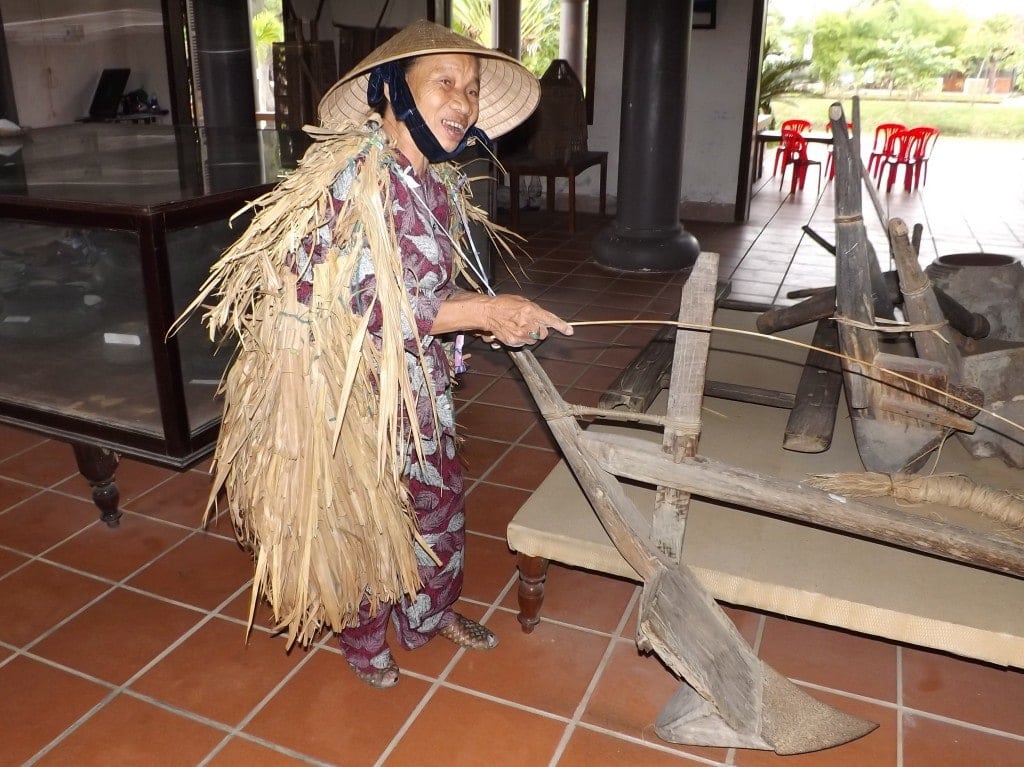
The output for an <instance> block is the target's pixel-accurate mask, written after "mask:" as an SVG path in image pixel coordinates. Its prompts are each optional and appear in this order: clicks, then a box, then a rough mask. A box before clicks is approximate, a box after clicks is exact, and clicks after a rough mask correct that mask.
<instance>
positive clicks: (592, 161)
mask: <svg viewBox="0 0 1024 767" xmlns="http://www.w3.org/2000/svg"><path fill="white" fill-rule="evenodd" d="M501 164H502V165H503V166H504V168H505V171H506V172H507V173H508V177H509V206H510V207H511V218H510V220H511V223H512V226H513V227H515V226H516V225H517V224H518V223H519V177H520V176H544V177H546V178H547V182H548V183H547V187H548V210H554V209H555V179H556V178H567V179H569V231H570V232H571V233H574V234H575V232H576V176H578V175H579V174H580V173H582V172H583V171H585V170H586V169H587V168H592V167H594V166H595V165H600V167H601V192H600V195H601V196H600V213H601V215H602V216H603V215H604V211H605V195H606V192H607V183H608V153H607V152H578V153H577V154H574V155H571V156H570V157H569V158H568V159H565V160H542V159H537V158H536V157H530V156H526V155H516V156H512V157H505V158H502V160H501Z"/></svg>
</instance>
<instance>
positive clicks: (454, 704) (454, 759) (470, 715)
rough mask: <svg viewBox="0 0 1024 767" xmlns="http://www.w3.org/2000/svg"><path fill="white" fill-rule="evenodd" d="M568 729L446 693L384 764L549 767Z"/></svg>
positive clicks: (440, 693) (441, 693)
mask: <svg viewBox="0 0 1024 767" xmlns="http://www.w3.org/2000/svg"><path fill="white" fill-rule="evenodd" d="M563 730H564V725H563V724H562V723H561V722H558V721H556V720H552V719H547V718H545V717H542V716H538V715H537V714H532V713H529V712H526V711H522V710H519V709H515V708H511V707H509V706H504V705H502V704H500V703H495V702H493V701H490V700H485V699H483V698H478V697H476V696H473V695H467V694H465V693H462V692H459V691H456V690H448V689H441V690H438V691H437V693H436V694H435V695H434V696H433V697H432V698H430V700H429V701H428V702H427V704H426V706H425V707H424V709H423V710H422V711H421V712H420V713H419V715H418V716H417V717H416V720H415V721H414V722H413V724H412V726H411V727H410V728H409V730H408V731H407V732H406V733H405V734H404V735H403V736H402V739H401V740H400V741H399V742H398V745H397V746H396V747H395V749H394V750H393V751H392V752H391V753H390V754H388V757H387V759H385V760H384V764H385V765H388V767H405V766H406V765H408V766H409V767H411V766H412V765H423V764H427V763H429V762H430V761H431V758H430V757H429V756H428V755H431V754H433V755H436V759H437V761H436V763H437V764H449V765H453V766H454V765H484V764H486V765H488V767H524V765H543V764H548V762H549V761H550V759H551V756H552V755H553V754H554V752H555V748H556V747H557V745H558V741H559V738H560V737H561V735H562V731H563Z"/></svg>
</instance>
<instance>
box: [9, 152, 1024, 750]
mask: <svg viewBox="0 0 1024 767" xmlns="http://www.w3.org/2000/svg"><path fill="white" fill-rule="evenodd" d="M946 143H947V145H951V144H952V143H953V142H946ZM1009 147H1011V149H1010V150H1006V151H1012V152H1013V153H1014V154H1013V158H1012V161H1011V160H1010V159H1007V158H1008V157H1009V155H1006V154H1004V155H1003V157H1004V160H1003V162H1002V165H1001V166H1000V167H1002V168H1004V169H1006V170H1005V172H1006V176H1005V177H1004V176H1000V178H1006V179H1009V180H1006V181H1003V182H1002V183H1001V185H1000V188H1004V187H1005V194H1003V195H1002V196H1001V197H999V199H998V200H993V199H992V198H991V196H986V199H985V201H984V203H982V202H980V201H979V196H978V195H977V194H976V193H977V192H978V191H979V190H981V189H985V188H986V185H988V187H987V188H991V187H992V186H995V185H996V184H997V183H999V182H997V180H995V179H993V180H992V181H991V182H989V181H981V180H979V179H977V178H976V177H967V176H965V177H964V180H963V181H962V182H961V181H960V180H959V179H953V178H950V177H949V176H950V175H952V171H950V170H949V166H948V165H946V166H944V165H942V164H940V163H941V162H942V160H941V158H942V157H943V154H942V152H941V148H942V145H941V144H940V149H939V150H937V153H936V158H935V160H933V168H932V169H931V175H932V178H930V179H929V182H928V186H927V187H926V188H925V189H924V190H922V191H920V192H917V193H915V194H913V195H905V194H903V193H902V192H899V193H893V194H892V195H889V196H888V197H886V198H885V200H886V202H887V203H888V204H889V206H890V208H891V209H892V210H893V211H894V212H897V211H898V212H900V215H904V216H906V217H907V219H908V222H909V223H914V222H916V221H921V222H922V223H924V224H925V225H926V236H925V240H924V242H925V243H926V246H927V247H926V248H924V249H923V250H924V251H925V252H924V253H923V255H922V258H925V257H926V256H927V257H928V258H929V260H930V257H931V256H934V254H935V253H948V252H959V251H966V250H969V251H975V250H987V251H997V252H1006V253H1009V254H1011V255H1018V256H1019V255H1024V216H1022V215H1021V213H1022V211H1024V204H1022V198H1021V190H1020V179H1021V178H1024V174H1022V173H1021V172H1020V164H1021V156H1022V148H1021V146H1020V145H1009ZM978 152H980V150H979V149H977V148H975V149H973V150H970V154H969V155H967V156H968V157H970V158H972V159H971V162H972V163H973V162H974V159H976V158H977V157H979V155H978ZM979 167H980V165H979ZM944 176H945V177H944ZM1014 186H1016V188H1013V187H1014ZM965 187H966V188H965ZM961 190H963V193H961ZM823 191H824V194H823V196H822V198H821V199H820V201H819V200H817V199H816V194H815V189H814V179H813V176H812V178H811V179H810V180H809V183H808V187H807V188H806V189H805V190H804V192H803V193H800V194H798V195H797V197H796V198H795V199H792V198H788V197H787V195H785V194H780V193H779V192H778V188H777V181H776V182H772V181H771V180H770V179H765V180H764V185H763V186H762V187H761V188H760V189H759V190H758V193H757V196H756V197H755V199H754V205H753V215H752V217H751V221H750V222H749V223H747V224H745V225H742V226H726V225H694V226H692V227H691V228H692V230H693V231H694V232H695V233H697V234H698V235H699V236H700V238H701V241H702V244H703V246H704V248H705V249H707V250H718V251H719V252H720V253H721V254H722V275H721V276H722V277H723V278H730V279H731V280H732V289H733V292H732V295H731V296H730V300H732V301H734V302H735V303H736V304H737V305H745V304H760V305H764V304H770V303H772V302H773V301H776V300H778V299H779V297H780V296H781V295H782V294H784V292H785V291H786V290H788V289H789V288H790V287H807V286H811V285H824V284H830V283H831V282H832V281H833V279H832V267H831V263H830V258H831V257H830V256H828V254H827V253H825V252H824V251H823V250H822V249H821V248H820V247H819V246H817V245H814V244H813V243H810V242H808V241H807V238H806V237H803V238H801V231H800V226H801V225H803V224H805V223H807V222H808V221H810V222H812V225H813V226H814V228H815V229H816V230H817V231H818V232H819V233H821V234H822V235H823V236H825V237H827V238H829V239H831V237H832V234H831V232H832V228H831V204H832V202H831V185H828V186H825V187H824V190H823ZM868 204H869V203H867V201H865V218H866V219H867V220H868V221H869V224H870V223H871V219H872V215H869V214H871V213H872V212H871V210H870V208H868V207H867V206H868ZM521 224H522V226H523V231H524V233H526V234H527V235H528V236H529V244H528V250H529V253H530V254H531V255H532V256H533V260H532V262H530V263H528V264H526V266H525V273H524V274H520V275H519V277H518V279H519V283H520V284H519V285H518V287H516V288H515V289H517V290H520V291H521V292H523V293H525V294H527V295H529V296H533V297H536V298H537V299H538V300H539V301H541V302H542V303H544V304H545V305H546V306H548V307H550V308H551V309H553V310H554V311H557V312H559V313H560V314H562V315H564V316H566V317H570V318H573V319H589V318H595V319H609V318H614V319H621V318H627V319H628V318H648V317H649V318H667V317H668V316H669V315H670V314H671V313H672V312H673V311H674V309H675V308H676V303H677V301H678V289H679V283H680V280H679V278H678V277H672V278H669V277H665V276H643V275H618V276H616V275H609V274H608V273H606V272H602V271H601V270H599V269H597V268H596V267H595V266H593V265H592V264H591V263H590V262H589V260H588V243H589V241H590V239H591V237H592V236H593V234H594V232H595V231H597V229H598V228H599V227H600V226H601V225H602V222H600V221H598V220H597V219H596V217H593V216H586V215H583V216H581V217H580V231H579V232H578V234H577V235H576V236H575V237H569V236H568V235H567V234H566V233H565V231H564V226H565V220H564V214H561V213H557V214H555V215H553V216H552V215H547V214H545V213H524V214H523V216H522V219H521ZM876 228H877V227H876ZM877 247H878V246H877V245H876V248H877ZM501 288H502V289H504V290H512V289H513V285H512V283H511V281H510V280H507V279H506V280H505V281H503V284H502V285H501ZM638 328H640V329H638ZM652 333H653V331H651V330H649V329H645V328H643V327H642V326H633V327H629V326H625V325H621V326H620V325H616V326H597V327H590V328H583V329H581V330H580V331H579V333H578V334H577V335H576V337H575V338H573V339H571V340H568V339H560V338H554V339H551V340H549V341H547V342H545V343H544V344H542V345H541V346H540V347H539V348H538V349H537V354H538V357H539V358H541V359H542V361H543V364H544V367H545V369H546V370H547V371H548V373H549V374H550V376H551V377H552V379H553V380H554V381H555V383H556V384H557V385H558V386H559V388H560V390H561V391H562V394H563V396H564V397H565V398H566V399H567V400H569V401H572V402H579V403H584V404H594V403H596V400H597V398H598V396H599V395H600V393H601V392H602V391H603V390H604V388H605V387H606V386H607V385H608V384H609V383H610V382H611V381H612V380H613V379H614V378H615V376H616V375H617V374H618V372H619V371H620V370H621V368H622V366H623V365H624V364H626V363H627V362H628V361H629V360H630V359H631V358H632V357H633V356H634V355H635V353H636V352H637V351H638V350H639V349H640V348H641V347H642V346H643V344H644V343H645V342H646V341H647V339H648V338H649V337H650V336H651V334H652ZM473 353H474V356H473V358H472V360H471V361H470V364H471V366H472V372H471V373H470V374H468V375H467V376H466V377H465V381H464V385H463V387H462V389H461V390H460V392H459V422H460V424H461V428H462V431H463V434H464V436H465V437H466V447H465V463H466V469H467V473H468V475H469V477H470V478H471V479H470V482H469V487H470V494H469V499H468V528H469V531H470V533H469V541H468V549H467V562H466V568H467V573H466V588H465V592H464V598H463V604H462V608H461V609H463V610H464V611H465V612H467V613H468V614H470V615H472V616H474V617H476V618H478V619H481V620H483V621H485V622H486V623H487V624H488V625H489V626H491V627H493V628H494V629H495V630H496V631H497V632H498V634H499V635H500V636H501V639H502V642H501V645H500V646H499V647H498V648H497V649H496V650H495V651H493V652H490V653H469V652H466V651H456V649H455V648H454V647H453V646H452V645H450V644H448V643H447V642H445V641H444V640H441V639H439V640H437V641H435V642H432V643H430V644H429V645H428V646H427V647H425V648H423V649H421V650H418V651H416V652H412V653H408V652H402V651H397V652H396V655H397V657H398V660H399V663H400V664H401V666H402V668H403V671H404V675H403V678H402V680H401V683H400V684H399V685H398V687H397V688H395V689H394V690H390V691H376V690H370V689H368V688H366V687H365V686H363V685H362V684H361V683H360V682H358V681H357V680H356V679H355V677H354V676H353V675H352V674H351V673H350V672H349V670H348V669H347V667H346V665H345V663H344V661H343V660H342V658H341V657H340V655H339V653H338V651H337V648H336V644H335V642H334V641H333V639H332V638H331V637H329V636H325V637H323V639H322V641H321V642H319V643H318V644H316V645H315V646H314V647H313V648H312V649H310V650H308V651H303V650H299V649H294V650H292V651H291V652H290V653H287V652H285V643H284V640H283V639H281V638H280V637H275V636H272V635H270V634H269V633H268V632H267V631H265V630H264V629H263V628H262V626H263V625H264V624H265V620H266V611H265V610H261V611H260V612H259V613H258V617H257V622H256V628H255V629H254V630H253V632H252V634H251V636H250V637H249V638H248V640H246V633H245V619H246V614H247V610H248V587H249V579H250V570H251V564H250V560H249V558H248V556H247V555H246V554H244V553H243V552H242V551H240V550H239V548H238V547H237V546H236V544H235V542H234V539H233V535H232V531H231V529H230V526H229V525H228V524H227V523H226V522H225V521H224V520H216V521H215V522H214V523H212V524H211V526H210V527H209V528H208V529H205V530H203V529H200V526H199V520H200V516H201V514H202V509H203V505H204V500H205V496H206V493H207V490H208V486H209V479H208V477H207V475H206V474H205V469H206V467H205V466H202V467H199V468H197V469H194V470H192V471H188V472H183V473H175V472H172V471H168V470H163V469H159V468H153V467H150V466H146V465H143V464H141V463H138V462H135V461H131V460H125V461H123V462H122V465H121V467H120V469H119V471H118V483H119V486H120V489H121V498H122V508H123V509H124V512H125V515H124V517H123V519H122V522H121V525H120V527H119V528H117V529H109V528H107V527H106V526H104V525H102V524H101V523H100V522H99V521H98V518H97V517H98V514H97V510H96V509H95V507H94V506H93V505H92V503H91V501H90V495H89V488H88V486H87V485H86V483H85V481H84V480H83V479H82V478H81V477H80V476H79V475H78V474H77V473H76V470H75V464H74V461H73V458H72V454H71V450H70V448H68V447H67V446H65V445H63V444H61V443H57V442H54V441H51V440H47V439H44V438H42V437H39V436H36V435H33V434H29V433H27V432H23V431H19V430H15V429H13V428H8V427H0V691H2V694H0V722H3V725H2V728H0V765H18V764H44V765H50V764H53V765H66V764H74V765H91V764H95V765H112V764H126V765H128V764H130V765H135V764H140V765H141V764H159V765H178V764H181V765H196V764H210V765H231V764H239V765H243V764H244V765H253V764H255V765H285V764H296V765H298V764H332V765H413V764H416V765H422V764H426V765H450V766H452V767H462V766H463V765H480V764H486V765H489V766H490V767H500V766H502V765H509V766H510V767H522V766H524V765H530V766H532V765H559V767H572V766H573V765H604V764H626V765H698V764H703V765H737V766H739V767H755V766H756V765H769V764H792V765H815V766H816V767H840V766H842V765H847V766H849V767H854V766H856V767H972V766H974V765H978V766H981V765H984V767H1015V766H1017V765H1021V764H1024V674H1022V673H1021V672H1019V671H1007V670H1004V669H1000V668H993V667H989V666H985V665H981V664H978V663H972V662H967V661H964V660H960V659H957V658H953V657H948V656H945V655H942V654H940V653H935V652H929V651H923V650H920V649H917V648H913V647H904V646H899V645H896V644H893V643H890V642H886V641H878V640H875V639H872V638H870V637H865V636H858V635H852V634H849V633H845V632H842V631H834V630H830V629H826V628H823V627H820V626H814V625H807V624H803V623H799V622H796V621H792V620H787V619H784V618H780V617H778V616H774V615H768V614H761V613H757V612H753V611H749V610H742V609H734V608H728V612H729V615H730V616H732V617H733V619H734V620H735V622H736V624H737V626H738V628H739V629H740V631H741V632H742V633H743V635H744V636H745V637H746V638H747V639H748V640H749V641H750V642H751V644H752V646H754V647H755V648H756V649H757V651H758V652H759V653H760V655H761V656H762V657H763V658H764V659H765V660H766V661H768V662H769V663H770V664H772V665H773V666H774V667H775V668H776V669H778V670H779V671H781V672H782V673H783V674H785V675H787V676H789V677H791V678H792V679H794V680H796V681H797V683H798V684H800V685H802V686H804V687H806V688H808V689H809V690H810V691H811V692H812V693H813V694H814V695H817V696H819V697H821V698H822V699H824V700H827V701H829V702H834V703H836V704H837V705H839V706H840V707H842V708H843V709H845V710H848V711H850V712H853V713H856V714H860V715H863V716H865V717H867V718H869V719H872V720H874V721H876V722H878V723H879V728H878V729H877V730H876V731H875V732H873V733H872V734H870V735H868V736H867V737H865V738H863V739H861V740H859V741H856V742H854V743H851V744H849V745H846V746H843V747H840V748H836V749H832V750H830V751H827V752H821V753H817V754H811V755H805V756H796V757H778V756H775V755H772V754H765V753H762V752H754V751H735V750H728V749H714V748H682V747H677V746H673V745H670V744H667V743H664V742H662V741H660V740H659V739H658V738H657V736H656V735H655V734H654V732H653V722H654V719H655V717H656V715H657V712H658V711H659V709H660V708H661V706H662V705H663V704H664V703H665V702H667V700H668V699H669V697H670V696H671V695H672V693H673V692H674V690H675V688H676V685H677V683H676V682H675V681H673V679H672V678H671V677H670V676H669V674H668V673H667V672H666V671H665V670H664V669H663V668H662V667H661V666H660V664H659V663H658V661H657V660H655V659H654V658H651V657H644V656H640V655H638V653H637V651H636V648H635V644H634V642H633V639H632V636H633V627H634V614H635V611H636V608H637V597H638V589H637V587H636V586H634V585H633V584H631V583H627V582H623V581H619V580H616V579H612V578H607V577H603V576H599V575H595V574H591V573H586V572H581V571H575V570H570V569H566V568H561V567H558V566H554V565H553V566H552V572H551V574H550V577H549V585H548V598H547V601H546V603H545V607H544V611H543V620H542V622H541V624H540V625H539V626H538V627H537V629H536V631H535V632H534V633H533V634H531V635H526V634H523V633H522V632H521V631H520V629H519V627H518V624H517V623H516V620H515V595H514V585H515V582H516V573H515V563H514V558H513V556H512V554H511V553H510V552H509V551H508V549H507V547H506V544H505V539H504V530H505V525H506V524H507V522H508V520H509V519H510V518H511V517H512V516H513V514H514V513H515V512H516V510H517V509H518V508H519V506H520V505H521V504H522V503H523V502H524V500H525V499H526V498H528V497H529V494H530V493H531V492H532V491H533V490H534V489H535V488H536V487H537V485H538V484H539V483H540V482H541V480H542V479H543V478H544V476H545V475H546V473H547V472H548V471H549V470H550V469H551V467H552V466H553V465H554V464H555V463H556V462H557V460H558V455H557V453H556V451H555V448H554V446H553V444H552V441H551V438H550V437H549V435H548V433H547V431H546V427H545V426H544V425H543V423H542V422H541V421H540V420H539V417H538V416H537V414H536V413H535V412H534V409H533V406H532V403H531V402H529V401H528V400H527V397H526V396H525V395H524V392H523V389H522V387H521V385H520V384H518V383H517V382H516V380H515V378H514V376H513V375H511V374H510V372H509V368H510V365H509V362H508V360H507V358H506V357H505V356H504V354H503V353H500V352H494V351H491V350H489V349H484V348H482V347H480V346H477V347H475V348H474V349H473ZM1007 609H1008V610H1009V609H1013V610H1016V609H1020V606H1019V605H1007Z"/></svg>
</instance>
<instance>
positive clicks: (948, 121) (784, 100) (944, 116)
mask: <svg viewBox="0 0 1024 767" xmlns="http://www.w3.org/2000/svg"><path fill="white" fill-rule="evenodd" d="M836 100H837V99H831V98H829V99H826V98H804V97H797V96H783V97H778V98H776V99H775V100H774V101H773V102H772V111H773V112H774V114H775V121H776V125H780V124H781V123H782V121H783V120H786V119H789V118H791V117H802V118H804V119H807V120H810V121H811V122H812V123H814V129H815V130H823V129H824V127H825V123H827V122H828V108H829V106H830V105H831V104H833V103H834V102H835V101H836ZM838 100H839V101H841V103H842V105H843V110H844V111H845V112H846V119H847V120H852V119H853V117H852V116H853V101H852V99H838ZM860 120H861V131H862V132H867V131H872V130H874V126H875V125H878V124H879V123H883V122H899V123H903V124H904V125H931V126H933V127H935V128H938V129H939V130H940V131H941V132H942V134H943V135H945V136H970V137H973V138H990V139H1018V140H1024V103H1021V104H1020V105H1010V104H1007V103H967V102H959V103H958V102H953V101H906V100H904V99H891V100H881V99H867V98H864V97H862V98H861V101H860Z"/></svg>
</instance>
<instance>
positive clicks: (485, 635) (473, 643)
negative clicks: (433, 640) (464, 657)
mask: <svg viewBox="0 0 1024 767" xmlns="http://www.w3.org/2000/svg"><path fill="white" fill-rule="evenodd" d="M438 634H440V635H441V636H443V637H444V638H445V639H447V640H448V641H449V642H454V643H455V644H457V645H458V646H459V647H466V648H468V649H470V650H490V649H491V648H494V647H497V646H498V637H497V636H496V635H495V634H494V632H493V631H491V630H490V629H489V628H487V627H486V626H481V625H480V624H479V623H477V622H476V621H474V620H471V619H469V618H467V617H466V616H465V615H459V614H458V613H455V622H454V623H452V624H451V625H449V626H445V627H444V628H443V629H441V630H440V631H439V632H438Z"/></svg>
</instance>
